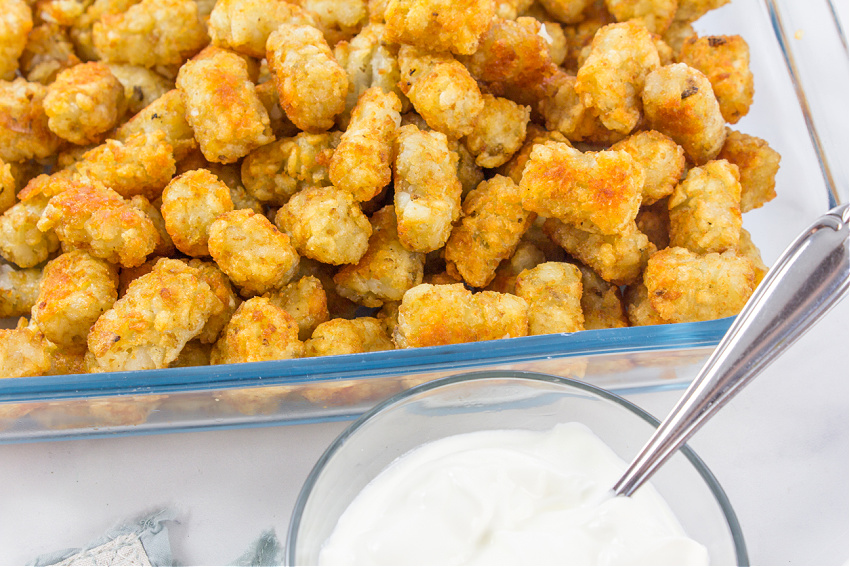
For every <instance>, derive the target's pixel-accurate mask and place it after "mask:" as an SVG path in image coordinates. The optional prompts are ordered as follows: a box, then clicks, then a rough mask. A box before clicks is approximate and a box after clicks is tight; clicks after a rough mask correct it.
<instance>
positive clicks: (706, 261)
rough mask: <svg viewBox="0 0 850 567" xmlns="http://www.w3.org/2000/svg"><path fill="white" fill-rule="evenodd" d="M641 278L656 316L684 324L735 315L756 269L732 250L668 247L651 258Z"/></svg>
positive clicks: (750, 289) (749, 291)
mask: <svg viewBox="0 0 850 567" xmlns="http://www.w3.org/2000/svg"><path fill="white" fill-rule="evenodd" d="M643 281H644V284H645V285H646V288H647V293H648V296H649V300H650V302H651V303H652V306H653V307H655V309H656V310H657V311H658V313H659V315H661V317H663V318H664V319H666V320H668V321H670V322H671V323H685V322H690V321H707V320H710V319H720V318H722V317H729V316H732V315H737V314H738V312H739V311H740V310H741V308H742V307H743V306H744V304H745V303H746V302H747V299H749V298H750V295H752V293H753V290H754V289H755V271H754V269H753V264H752V262H751V261H750V260H749V259H748V258H745V257H743V256H740V255H739V254H738V253H737V252H735V251H732V250H728V251H726V252H723V253H722V254H718V253H716V252H712V253H710V254H705V255H699V254H694V253H693V252H690V251H689V250H686V249H685V248H678V247H670V248H666V249H664V250H661V251H659V252H656V253H655V254H653V255H652V256H651V257H650V259H649V263H648V264H647V266H646V270H645V271H644V275H643Z"/></svg>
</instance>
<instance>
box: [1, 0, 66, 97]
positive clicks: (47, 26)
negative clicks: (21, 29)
mask: <svg viewBox="0 0 850 567" xmlns="http://www.w3.org/2000/svg"><path fill="white" fill-rule="evenodd" d="M0 10H2V8H0ZM19 63H20V66H21V69H20V71H21V74H22V75H23V76H24V77H26V79H27V80H28V81H35V82H39V83H41V84H43V85H49V84H50V83H52V82H53V80H54V79H55V78H56V74H57V73H59V71H61V70H62V69H67V68H69V67H73V66H74V65H77V64H79V63H80V58H79V57H77V54H76V53H75V52H74V46H73V44H72V43H71V40H70V39H69V38H68V32H67V31H66V29H65V28H63V27H61V26H59V25H58V24H54V23H42V24H40V25H38V26H35V27H34V28H33V29H32V30H31V31H30V33H29V35H28V36H27V45H26V47H25V48H24V52H23V53H22V54H21V58H20V61H19Z"/></svg>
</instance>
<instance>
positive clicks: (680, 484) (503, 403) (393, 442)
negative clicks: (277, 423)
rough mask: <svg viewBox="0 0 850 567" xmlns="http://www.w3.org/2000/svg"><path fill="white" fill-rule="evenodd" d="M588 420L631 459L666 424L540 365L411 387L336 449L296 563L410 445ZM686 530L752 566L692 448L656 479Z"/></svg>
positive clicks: (296, 521)
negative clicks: (533, 368) (540, 370)
mask: <svg viewBox="0 0 850 567" xmlns="http://www.w3.org/2000/svg"><path fill="white" fill-rule="evenodd" d="M564 422H579V423H583V424H585V425H586V426H588V427H589V428H590V429H591V430H592V431H593V432H594V433H595V434H596V435H597V436H598V437H599V438H601V439H602V440H603V441H604V442H605V443H607V444H608V445H609V446H610V447H611V448H612V449H613V450H614V452H616V453H617V454H618V455H619V456H620V458H621V459H623V460H624V461H626V462H628V461H630V460H631V459H632V457H633V456H634V455H635V454H637V452H638V451H639V450H640V448H641V447H643V445H644V443H645V442H646V441H647V439H649V437H650V435H651V434H652V431H653V430H654V429H655V428H656V427H657V426H658V424H659V422H658V420H656V419H655V418H653V417H652V416H651V415H649V414H648V413H646V412H645V411H643V410H642V409H640V408H639V407H637V406H635V405H634V404H632V403H630V402H628V401H626V400H624V399H623V398H621V397H619V396H617V395H615V394H612V393H611V392H608V391H607V390H603V389H601V388H598V387H596V386H592V385H590V384H586V383H584V382H579V381H576V380H570V379H566V378H561V377H558V376H551V375H548V374H539V373H534V372H516V371H513V372H512V371H484V372H470V373H465V374H457V375H454V376H449V377H447V378H442V379H438V380H434V381H432V382H428V383H425V384H422V385H420V386H416V387H413V388H411V389H409V390H407V391H405V392H402V393H400V394H398V395H396V396H394V397H392V398H389V399H388V400H386V401H384V402H383V403H381V404H379V405H377V406H376V407H375V408H374V409H372V410H371V411H369V412H368V413H366V414H364V415H363V416H362V417H361V418H360V419H358V420H357V421H355V422H354V423H352V424H351V426H349V427H348V428H347V429H346V430H345V431H344V432H343V433H341V434H340V436H339V437H338V438H337V439H336V440H335V441H334V442H333V443H332V444H331V445H330V446H329V447H328V449H327V450H326V451H325V452H324V454H323V455H322V456H321V458H320V459H319V460H318V462H317V463H316V465H315V467H313V470H312V471H311V473H310V475H309V477H308V478H307V480H306V482H305V483H304V486H303V487H302V489H301V493H300V494H299V496H298V500H297V502H296V504H295V509H294V511H293V514H292V520H291V522H290V526H289V533H288V535H287V549H286V562H287V564H288V565H316V564H317V562H318V558H319V552H320V550H321V547H322V545H323V544H324V542H325V541H326V540H327V538H328V537H329V536H330V534H331V532H332V531H333V529H334V527H335V526H336V523H337V520H338V519H339V517H340V515H342V513H343V512H344V511H345V510H346V508H347V507H348V505H349V504H350V503H351V501H352V500H353V499H354V498H355V497H356V496H357V494H358V493H359V492H360V491H361V490H362V489H363V487H365V486H366V484H368V483H369V482H370V481H371V480H372V479H373V478H374V477H375V476H377V475H378V473H380V472H381V470H383V469H384V468H385V467H386V466H387V465H389V464H390V463H391V462H392V461H393V460H395V459H396V458H398V457H400V456H402V455H404V454H405V453H407V452H409V451H410V450H412V449H414V448H416V447H418V446H419V445H422V444H424V443H427V442H429V441H434V440H436V439H440V438H443V437H447V436H449V435H455V434H459V433H469V432H473V431H482V430H493V429H531V430H547V429H551V428H552V427H554V426H555V425H556V424H558V423H564ZM651 483H652V484H653V486H655V488H656V490H658V492H659V493H660V494H661V496H662V497H663V498H664V499H665V500H666V501H667V503H668V505H669V506H670V508H671V509H672V511H673V513H674V514H675V515H676V517H677V518H678V519H679V521H680V523H681V525H682V527H683V528H684V529H685V532H686V533H687V534H688V535H689V536H690V537H691V538H693V539H695V540H697V541H699V542H700V543H702V544H703V545H705V546H706V547H707V548H708V551H709V556H710V559H711V564H713V565H731V564H737V565H748V563H749V562H748V559H747V551H746V546H745V544H744V537H743V534H742V533H741V528H740V526H739V524H738V519H737V518H736V517H735V512H734V511H733V510H732V505H731V504H730V503H729V500H728V499H727V497H726V494H725V493H724V492H723V489H722V488H721V487H720V485H719V484H718V482H717V480H716V479H715V478H714V476H713V475H712V474H711V472H710V471H709V470H708V468H707V467H706V466H705V464H704V463H703V462H702V461H701V460H700V458H699V457H697V456H696V454H695V453H694V452H693V451H691V450H690V449H689V448H688V447H684V448H682V449H681V450H680V451H678V452H677V453H676V454H675V455H674V456H673V457H672V458H671V459H670V460H669V461H668V462H667V463H666V464H665V465H664V467H662V468H661V469H660V470H659V471H658V472H657V473H656V474H655V475H654V476H653V478H652V481H651Z"/></svg>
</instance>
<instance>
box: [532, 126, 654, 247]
mask: <svg viewBox="0 0 850 567" xmlns="http://www.w3.org/2000/svg"><path fill="white" fill-rule="evenodd" d="M643 180H644V173H643V168H642V167H641V166H640V165H638V164H637V163H636V162H635V161H634V160H633V159H632V157H631V156H630V155H629V154H628V153H626V152H624V151H613V152H612V151H601V152H585V153H582V152H580V151H578V150H576V149H574V148H571V147H570V146H569V145H567V144H563V143H559V142H545V143H543V144H538V145H536V146H534V149H533V150H532V151H531V158H530V159H529V160H528V163H527V164H526V166H525V170H524V172H523V175H522V181H521V182H520V187H522V189H523V198H522V206H523V207H524V208H525V209H526V210H529V211H533V212H536V213H538V214H541V215H543V216H545V217H555V218H557V219H560V220H562V221H564V222H567V223H571V224H574V225H576V226H580V227H581V228H583V229H584V230H587V231H593V232H599V233H601V234H616V233H618V232H622V231H624V230H626V229H627V228H628V226H629V224H630V223H631V222H632V221H633V220H634V218H635V215H637V211H638V208H639V206H640V199H641V188H642V187H643Z"/></svg>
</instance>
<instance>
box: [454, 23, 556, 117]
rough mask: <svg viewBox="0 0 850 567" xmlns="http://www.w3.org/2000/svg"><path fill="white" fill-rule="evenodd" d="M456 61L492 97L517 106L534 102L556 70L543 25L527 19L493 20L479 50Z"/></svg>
mask: <svg viewBox="0 0 850 567" xmlns="http://www.w3.org/2000/svg"><path fill="white" fill-rule="evenodd" d="M459 59H460V61H461V62H462V63H463V64H464V65H466V67H467V68H468V69H469V72H470V73H471V74H472V76H473V77H475V78H476V79H478V80H479V81H481V82H482V83H484V84H485V85H486V86H487V88H488V89H489V91H490V92H491V93H492V94H494V95H496V96H505V97H508V98H510V99H512V100H514V101H515V102H518V103H520V104H534V103H536V102H537V100H538V99H539V98H540V97H541V96H542V94H543V92H544V91H545V88H546V86H545V83H546V80H547V79H548V78H549V77H551V76H552V75H554V74H555V72H556V70H557V67H556V65H555V63H554V62H553V61H552V56H551V54H550V52H549V44H548V43H547V41H546V37H545V35H544V32H543V31H542V24H541V23H540V22H539V21H537V20H535V19H534V18H527V17H522V18H518V19H516V20H515V21H514V20H505V19H501V18H497V19H495V20H494V21H493V24H492V25H491V26H490V28H489V29H488V30H487V32H486V33H485V34H484V35H483V36H482V37H481V43H480V44H479V47H478V50H477V51H476V52H475V53H473V54H471V55H469V56H464V57H460V58H459Z"/></svg>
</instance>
